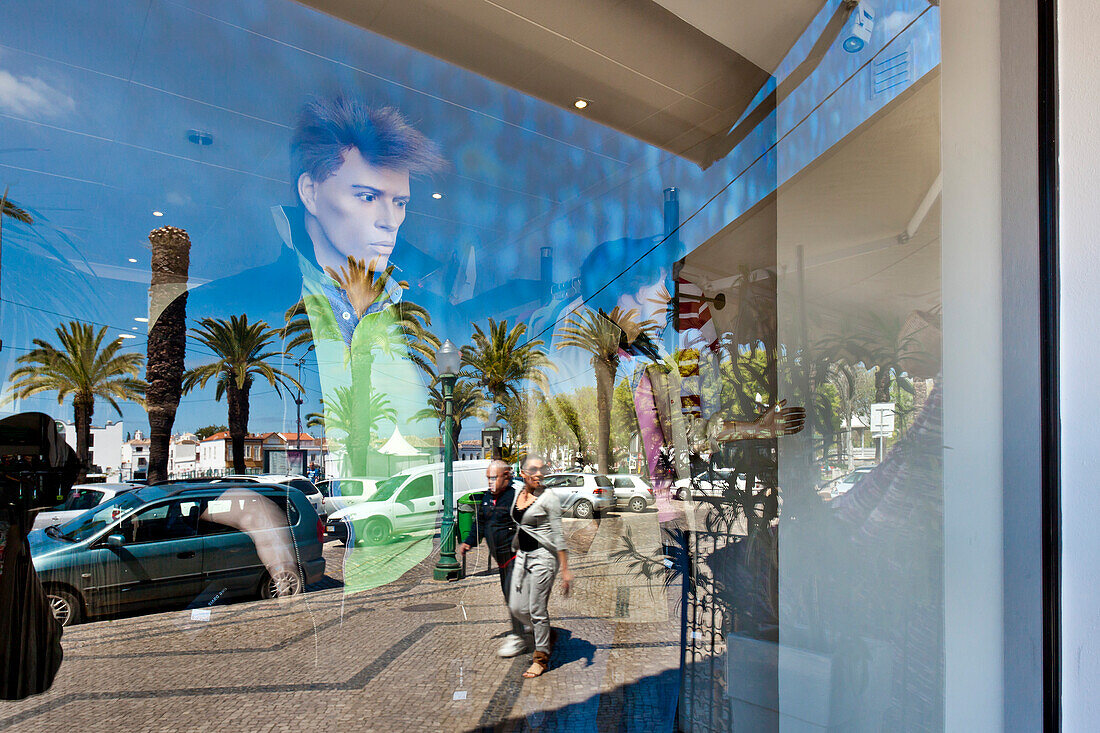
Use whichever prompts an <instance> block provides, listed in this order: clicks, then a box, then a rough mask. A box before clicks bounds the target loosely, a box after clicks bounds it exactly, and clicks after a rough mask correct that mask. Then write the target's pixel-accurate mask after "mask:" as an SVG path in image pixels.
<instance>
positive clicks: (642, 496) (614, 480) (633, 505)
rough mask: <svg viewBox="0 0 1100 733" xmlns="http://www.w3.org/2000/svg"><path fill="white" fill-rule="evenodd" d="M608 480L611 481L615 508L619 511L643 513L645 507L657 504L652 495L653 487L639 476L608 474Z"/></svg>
mask: <svg viewBox="0 0 1100 733" xmlns="http://www.w3.org/2000/svg"><path fill="white" fill-rule="evenodd" d="M608 478H609V479H611V484H612V486H613V487H614V489H615V506H617V507H618V508H620V509H629V510H630V511H632V512H644V511H645V510H646V507H650V506H653V505H654V504H655V503H656V502H657V499H656V497H655V496H654V495H653V487H652V486H650V485H649V484H648V483H646V481H645V479H643V478H642V477H641V476H633V475H630V474H626V473H615V474H610V475H609V476H608Z"/></svg>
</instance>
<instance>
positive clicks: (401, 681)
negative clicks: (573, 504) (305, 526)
mask: <svg viewBox="0 0 1100 733" xmlns="http://www.w3.org/2000/svg"><path fill="white" fill-rule="evenodd" d="M656 516H657V515H656V512H654V511H652V510H650V511H648V512H645V513H642V514H630V513H625V512H622V513H620V512H613V513H610V514H608V515H607V516H606V517H604V518H603V519H602V520H600V521H598V522H597V521H595V520H580V519H567V520H565V522H564V523H565V532H566V536H567V539H568V542H569V546H570V548H571V565H572V568H573V571H574V574H575V576H576V583H575V589H574V592H573V593H572V594H571V595H570V596H569V597H568V598H566V597H562V596H561V595H560V594H559V593H558V592H557V591H556V590H555V593H554V596H553V599H552V602H551V606H550V614H551V621H552V623H553V625H554V627H555V628H557V629H558V641H557V645H556V646H555V648H554V652H553V655H552V657H551V665H550V671H549V672H548V673H547V674H546V675H545V676H543V677H541V678H538V679H534V680H523V679H522V678H521V674H522V672H523V670H524V669H526V668H527V666H528V665H529V664H530V660H531V655H530V654H526V655H521V656H519V657H517V658H515V659H500V658H498V657H497V656H496V653H495V652H496V648H497V647H498V646H499V644H500V643H501V640H502V639H503V636H504V634H505V633H506V632H507V630H508V622H507V616H506V610H505V608H504V604H503V599H502V596H501V592H500V586H499V580H498V576H497V570H496V568H495V567H494V568H493V569H492V570H491V571H487V570H486V553H485V551H484V546H482V550H481V552H480V553H478V552H477V551H472V552H471V554H470V557H469V575H468V576H467V577H466V578H465V579H463V580H460V581H457V582H453V583H436V582H433V581H432V580H431V568H432V565H433V564H434V561H435V557H436V555H435V546H436V545H437V544H438V538H437V537H434V536H432V535H430V534H428V533H423V535H422V536H411V537H405V538H402V539H401V540H399V541H397V542H394V543H391V544H388V545H383V546H380V547H371V548H362V549H355V550H353V551H351V552H350V553H348V552H347V550H346V548H345V547H344V546H343V544H342V543H340V542H328V543H326V546H325V556H326V566H327V570H326V576H325V579H324V581H323V582H321V583H319V584H316V585H313V586H310V587H309V588H308V592H307V593H305V594H303V595H299V596H294V597H290V598H284V599H274V600H270V601H254V602H246V603H237V604H234V605H228V606H217V605H215V606H211V607H209V608H204V609H197V610H177V611H169V612H165V613H157V614H151V615H143V616H132V617H125V618H114V619H110V620H103V621H96V622H92V623H87V624H84V625H80V626H76V627H72V628H70V629H67V630H66V632H65V636H64V639H63V643H64V649H65V661H64V663H63V665H62V667H61V671H60V672H59V674H58V677H57V680H56V682H55V683H54V686H53V688H52V689H51V690H50V691H49V692H47V693H46V694H44V695H41V696H39V697H35V698H31V699H28V700H24V701H21V702H17V703H4V704H3V706H0V728H3V729H10V730H13V731H41V730H48V729H71V728H81V729H84V730H91V731H107V730H110V731H191V730H241V731H282V730H286V731H291V730H295V731H297V730H300V729H301V728H302V727H303V726H309V727H311V728H332V729H339V730H350V731H372V730H378V731H383V730H385V731H391V730H441V731H451V730H461V731H465V730H486V729H488V730H517V731H518V730H540V731H555V730H563V731H564V730H570V731H571V730H646V731H651V730H653V731H656V730H669V729H671V727H672V721H673V716H674V714H675V708H676V698H677V694H678V689H679V678H678V666H679V638H680V623H679V616H678V610H677V609H676V607H675V600H676V599H674V598H671V597H670V596H669V595H668V593H667V592H666V590H665V589H664V587H663V585H662V583H661V581H660V580H659V579H656V580H654V581H652V582H650V581H648V580H647V579H646V578H644V577H642V576H641V575H639V574H638V573H637V572H636V570H634V569H632V568H631V567H630V566H629V565H628V564H627V563H626V562H620V561H615V560H613V559H611V558H610V557H609V554H610V553H611V552H614V551H615V550H618V549H620V548H621V547H622V540H621V537H622V535H623V534H624V533H625V532H626V531H628V530H629V532H630V533H631V536H632V538H633V541H634V542H635V544H636V545H637V546H638V548H639V549H640V550H642V551H644V552H647V553H650V554H653V553H655V552H657V551H659V549H660V539H659V533H658V526H657V519H656ZM345 554H346V557H345ZM345 573H346V583H347V585H346V587H345Z"/></svg>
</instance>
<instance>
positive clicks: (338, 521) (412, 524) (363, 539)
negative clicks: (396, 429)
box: [325, 461, 490, 545]
mask: <svg viewBox="0 0 1100 733" xmlns="http://www.w3.org/2000/svg"><path fill="white" fill-rule="evenodd" d="M489 463H490V462H489V461H455V462H454V464H453V469H452V476H453V486H454V500H455V502H457V501H458V500H459V499H461V498H462V497H463V496H466V495H467V494H470V493H473V492H475V491H485V490H487V489H488V488H489V482H488V479H486V478H485V471H486V470H487V469H488V468H489ZM456 506H457V505H456ZM442 519H443V464H442V463H430V464H428V465H425V466H417V467H416V468H410V469H408V470H406V471H402V472H401V473H399V474H397V475H396V476H393V477H391V478H388V479H383V480H382V481H379V482H378V484H377V486H376V487H375V491H374V493H373V494H372V495H371V496H370V497H369V498H368V499H367V500H366V501H360V502H357V503H355V504H354V505H352V506H349V507H347V508H345V509H341V510H340V511H338V512H335V513H334V514H330V515H329V517H328V521H327V522H326V524H325V532H326V534H328V535H329V536H330V537H337V538H340V539H343V540H344V541H345V542H346V543H347V544H348V545H378V544H381V543H383V542H385V541H386V540H388V539H389V538H390V537H391V536H393V535H395V534H404V533H406V532H415V531H418V530H426V529H435V528H437V527H439V525H440V523H441V522H442Z"/></svg>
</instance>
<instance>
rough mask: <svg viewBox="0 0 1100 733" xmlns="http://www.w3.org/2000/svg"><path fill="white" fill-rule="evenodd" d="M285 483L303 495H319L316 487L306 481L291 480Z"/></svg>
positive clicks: (299, 479)
mask: <svg viewBox="0 0 1100 733" xmlns="http://www.w3.org/2000/svg"><path fill="white" fill-rule="evenodd" d="M286 483H287V484H289V485H290V486H291V487H292V488H295V489H298V491H301V492H302V493H303V494H307V495H309V494H317V493H319V492H318V491H317V487H316V486H314V485H313V482H312V481H307V480H306V479H304V478H292V479H290V480H289V481H287V482H286Z"/></svg>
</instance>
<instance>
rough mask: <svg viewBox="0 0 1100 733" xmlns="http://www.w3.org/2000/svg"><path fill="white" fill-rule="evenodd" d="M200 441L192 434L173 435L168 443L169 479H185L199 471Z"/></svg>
mask: <svg viewBox="0 0 1100 733" xmlns="http://www.w3.org/2000/svg"><path fill="white" fill-rule="evenodd" d="M199 453H200V441H199V436H197V435H195V434H194V433H183V434H182V435H173V436H172V440H171V442H169V443H168V476H169V478H186V477H188V476H192V475H194V474H195V473H196V472H198V470H199Z"/></svg>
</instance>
